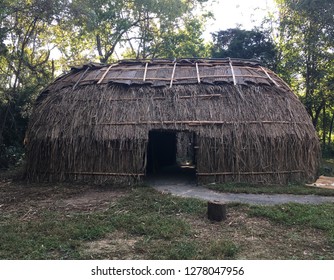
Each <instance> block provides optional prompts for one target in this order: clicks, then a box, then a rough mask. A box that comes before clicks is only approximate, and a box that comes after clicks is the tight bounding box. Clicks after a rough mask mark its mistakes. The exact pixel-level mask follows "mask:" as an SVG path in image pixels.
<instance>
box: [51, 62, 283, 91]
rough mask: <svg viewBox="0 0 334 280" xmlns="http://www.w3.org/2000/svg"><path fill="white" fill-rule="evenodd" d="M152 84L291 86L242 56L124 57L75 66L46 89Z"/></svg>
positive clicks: (257, 63)
mask: <svg viewBox="0 0 334 280" xmlns="http://www.w3.org/2000/svg"><path fill="white" fill-rule="evenodd" d="M110 83H114V84H125V85H129V86H130V85H150V86H152V87H161V86H168V87H172V86H173V85H189V84H211V85H213V84H222V83H229V84H234V85H250V84H252V85H272V86H277V87H283V88H284V87H285V88H286V87H287V85H286V84H285V83H284V82H283V80H282V79H280V78H279V77H277V75H276V74H275V73H273V72H272V71H270V70H269V69H265V68H263V67H262V66H261V65H260V64H259V62H257V61H251V60H241V59H234V60H232V59H211V60H210V59H180V60H175V61H171V60H161V59H160V60H147V61H145V60H144V61H138V60H123V61H120V62H118V63H114V64H111V65H105V64H98V63H89V64H85V65H82V66H79V67H72V69H71V72H70V73H68V74H66V75H63V76H61V77H59V78H58V79H57V80H56V81H55V82H54V83H52V84H51V85H50V86H49V87H48V88H47V89H46V91H55V90H60V89H62V88H64V87H73V88H74V89H75V88H76V87H77V86H83V85H91V84H110Z"/></svg>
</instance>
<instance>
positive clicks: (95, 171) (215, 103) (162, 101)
mask: <svg viewBox="0 0 334 280" xmlns="http://www.w3.org/2000/svg"><path fill="white" fill-rule="evenodd" d="M153 129H167V130H174V131H191V132H194V133H195V135H196V138H197V145H198V149H197V155H196V158H197V173H198V179H199V181H203V182H209V181H218V182H223V181H248V182H249V181H251V182H270V183H286V182H287V181H305V180H312V179H314V177H315V176H316V171H317V167H318V163H319V143H318V139H317V136H316V134H315V130H314V128H313V126H312V123H311V121H310V120H309V117H308V115H307V113H306V111H305V109H304V107H303V105H302V104H301V103H300V101H299V100H298V99H297V98H296V97H295V96H294V95H293V94H292V93H291V92H290V91H287V90H286V89H283V88H279V87H273V86H267V85H248V86H245V85H230V84H221V85H206V84H199V85H175V86H173V87H172V88H168V87H160V88H159V87H149V86H135V85H132V86H125V85H115V84H113V85H87V86H79V87H77V88H76V89H75V90H73V88H72V87H67V88H63V89H61V90H59V91H55V92H50V93H48V94H45V95H43V96H41V98H40V99H39V100H38V104H37V105H36V108H35V112H34V114H33V116H32V119H31V121H30V125H29V129H28V133H27V141H28V143H27V154H28V165H27V174H28V178H29V179H30V180H53V181H54V180H56V181H58V180H66V179H92V178H93V179H94V180H96V181H101V180H107V179H108V180H109V179H110V180H113V181H122V182H124V181H125V182H130V181H132V180H133V179H135V180H136V179H139V178H142V176H143V175H144V174H145V165H146V149H147V142H148V133H149V131H150V130H153Z"/></svg>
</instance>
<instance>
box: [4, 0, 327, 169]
mask: <svg viewBox="0 0 334 280" xmlns="http://www.w3.org/2000/svg"><path fill="white" fill-rule="evenodd" d="M211 2H212V1H210V0H0V169H1V168H8V167H11V166H13V165H17V164H20V163H22V161H23V160H24V145H23V140H24V135H25V130H26V127H27V124H28V120H29V116H30V114H31V112H32V109H33V105H34V101H35V100H36V97H37V96H38V94H39V92H40V91H41V90H42V89H43V88H44V87H45V86H46V85H47V84H48V83H50V82H52V81H53V80H54V79H55V78H56V77H57V76H58V75H60V74H62V73H64V72H66V71H68V70H69V69H70V66H73V65H79V64H84V63H87V62H89V61H93V62H100V63H111V62H113V61H117V60H119V59H154V58H171V59H174V58H184V57H214V58H223V57H233V58H247V59H257V60H260V61H261V63H262V64H263V65H265V66H266V67H268V68H270V69H272V70H273V71H275V72H276V73H277V74H278V75H279V76H281V77H282V78H283V79H284V80H285V81H286V82H287V83H288V84H289V86H290V87H291V88H292V90H293V91H294V92H295V93H296V94H297V95H298V96H299V98H300V99H301V101H302V102H303V104H304V105H305V108H306V110H307V112H308V113H309V115H310V117H311V119H312V122H313V125H314V126H315V128H316V130H317V132H318V135H319V139H320V141H321V144H322V149H323V155H324V156H334V144H333V126H334V102H333V101H334V94H333V93H334V1H333V0H275V4H276V8H277V9H275V11H274V10H273V11H268V15H267V17H266V18H264V20H263V22H262V23H261V24H260V25H259V26H257V27H254V28H253V29H252V30H244V29H242V28H241V27H236V28H230V29H226V30H222V29H218V30H216V31H215V32H212V33H211V38H210V39H209V40H208V39H204V36H203V34H204V33H205V26H206V22H207V21H209V20H213V17H214V16H213V13H212V11H210V8H208V7H209V6H210V5H209V4H210V3H211ZM215 14H219V13H215ZM216 17H217V15H216Z"/></svg>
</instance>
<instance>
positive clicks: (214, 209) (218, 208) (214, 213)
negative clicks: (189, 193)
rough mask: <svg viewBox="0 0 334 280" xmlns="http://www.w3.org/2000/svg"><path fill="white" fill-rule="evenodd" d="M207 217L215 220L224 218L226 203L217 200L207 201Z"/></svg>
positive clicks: (219, 220) (218, 220)
mask: <svg viewBox="0 0 334 280" xmlns="http://www.w3.org/2000/svg"><path fill="white" fill-rule="evenodd" d="M208 219H209V220H210V221H216V222H221V221H223V220H226V204H224V203H221V202H219V201H208Z"/></svg>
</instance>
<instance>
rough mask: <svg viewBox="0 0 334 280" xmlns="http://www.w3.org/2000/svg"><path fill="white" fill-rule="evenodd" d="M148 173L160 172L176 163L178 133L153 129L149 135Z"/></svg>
mask: <svg viewBox="0 0 334 280" xmlns="http://www.w3.org/2000/svg"><path fill="white" fill-rule="evenodd" d="M148 139H149V140H148V148H147V173H148V174H154V173H159V172H161V171H162V170H164V169H166V167H169V166H173V165H175V164H176V133H175V132H171V131H160V130H153V131H150V132H149V135H148Z"/></svg>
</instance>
